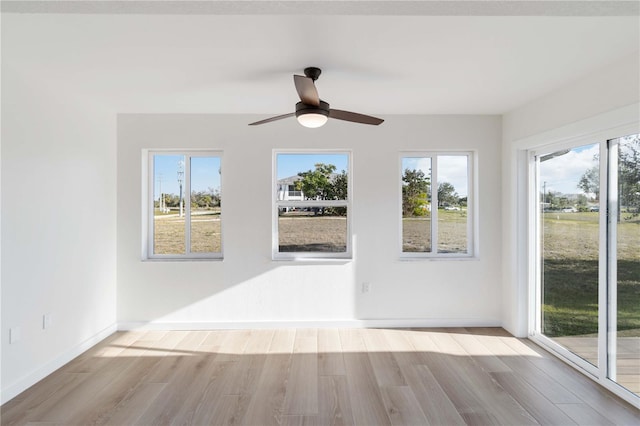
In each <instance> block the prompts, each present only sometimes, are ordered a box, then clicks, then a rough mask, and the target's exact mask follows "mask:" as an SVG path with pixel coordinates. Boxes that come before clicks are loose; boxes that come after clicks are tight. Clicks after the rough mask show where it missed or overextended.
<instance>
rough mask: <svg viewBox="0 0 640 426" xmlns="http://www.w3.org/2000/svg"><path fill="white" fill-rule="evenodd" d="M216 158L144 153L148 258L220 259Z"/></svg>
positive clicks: (211, 155) (218, 164) (214, 154)
mask: <svg viewBox="0 0 640 426" xmlns="http://www.w3.org/2000/svg"><path fill="white" fill-rule="evenodd" d="M220 180H221V154H220V153H219V152H211V151H207V152H199V151H196V152H169V151H152V152H149V188H150V190H149V195H150V196H149V204H148V205H149V207H148V209H149V238H148V251H147V257H148V258H150V259H163V258H164V259H192V258H221V257H222V233H221V226H222V222H221V184H220Z"/></svg>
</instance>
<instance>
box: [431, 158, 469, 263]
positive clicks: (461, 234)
mask: <svg viewBox="0 0 640 426" xmlns="http://www.w3.org/2000/svg"><path fill="white" fill-rule="evenodd" d="M437 161H438V182H437V183H438V253H467V252H468V247H467V229H468V227H467V221H468V215H467V200H468V194H469V189H468V186H469V184H468V182H469V171H468V170H469V166H468V157H467V156H466V155H442V156H438V160H437Z"/></svg>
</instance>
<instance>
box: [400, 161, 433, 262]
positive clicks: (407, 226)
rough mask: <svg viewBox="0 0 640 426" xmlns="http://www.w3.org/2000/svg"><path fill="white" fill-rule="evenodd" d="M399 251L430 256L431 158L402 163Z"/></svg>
mask: <svg viewBox="0 0 640 426" xmlns="http://www.w3.org/2000/svg"><path fill="white" fill-rule="evenodd" d="M402 251H403V252H431V158H429V157H405V158H403V159H402Z"/></svg>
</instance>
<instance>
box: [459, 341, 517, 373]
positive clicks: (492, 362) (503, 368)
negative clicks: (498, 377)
mask: <svg viewBox="0 0 640 426" xmlns="http://www.w3.org/2000/svg"><path fill="white" fill-rule="evenodd" d="M482 337H483V336H474V335H471V334H462V333H458V334H454V335H452V338H453V340H455V341H456V343H458V344H459V345H460V347H462V349H464V351H465V352H466V354H467V355H469V356H470V357H472V358H473V359H474V361H475V362H477V363H478V364H479V365H480V366H481V367H482V368H484V369H485V370H486V371H488V372H490V373H501V372H508V373H510V372H511V371H512V370H511V368H510V367H509V366H508V365H507V364H505V363H504V362H503V361H502V360H501V359H500V358H498V357H497V356H495V355H494V354H493V352H492V351H491V350H490V349H489V348H487V347H486V346H485V345H483V344H482V343H481V341H482V340H483V339H482ZM484 340H489V339H484Z"/></svg>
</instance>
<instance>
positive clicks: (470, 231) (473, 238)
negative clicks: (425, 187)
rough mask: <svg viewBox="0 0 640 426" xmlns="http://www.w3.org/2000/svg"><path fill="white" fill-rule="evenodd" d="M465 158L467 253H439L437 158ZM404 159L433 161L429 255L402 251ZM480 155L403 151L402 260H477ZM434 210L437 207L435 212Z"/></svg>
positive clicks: (401, 184)
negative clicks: (477, 195)
mask: <svg viewBox="0 0 640 426" xmlns="http://www.w3.org/2000/svg"><path fill="white" fill-rule="evenodd" d="M447 156H466V157H467V189H468V194H467V252H466V253H439V252H438V208H437V206H438V161H437V159H438V157H447ZM405 158H430V159H431V212H430V213H431V251H430V252H405V251H403V233H402V232H403V231H402V227H403V222H402V219H403V217H402V186H403V182H402V176H403V174H404V169H403V167H402V160H403V159H405ZM476 161H477V153H476V152H475V151H403V152H400V154H399V156H398V171H399V173H398V181H399V186H398V188H399V191H398V204H397V205H398V211H399V213H398V216H399V218H400V220H399V222H398V225H399V227H398V230H399V232H398V235H399V238H398V242H399V245H398V251H399V253H400V259H401V260H416V259H428V260H434V259H451V260H458V259H462V260H465V259H476V258H477V256H478V246H477V241H478V238H477V235H476V230H477V229H478V226H477V217H478V214H477V206H476V204H477V203H476V193H477V177H476V174H475V171H476V169H477V166H476ZM433 206H436V207H435V208H434V207H433Z"/></svg>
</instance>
